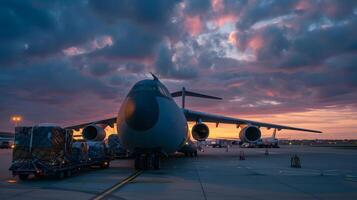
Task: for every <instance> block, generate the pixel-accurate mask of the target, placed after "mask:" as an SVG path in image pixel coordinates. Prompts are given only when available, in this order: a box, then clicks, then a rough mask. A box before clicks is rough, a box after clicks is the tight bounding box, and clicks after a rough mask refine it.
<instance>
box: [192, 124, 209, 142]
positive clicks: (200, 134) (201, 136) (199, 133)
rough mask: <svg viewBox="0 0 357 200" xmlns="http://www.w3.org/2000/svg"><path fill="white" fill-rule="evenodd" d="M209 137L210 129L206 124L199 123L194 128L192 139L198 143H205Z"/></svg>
mask: <svg viewBox="0 0 357 200" xmlns="http://www.w3.org/2000/svg"><path fill="white" fill-rule="evenodd" d="M208 135H209V128H208V126H207V125H206V124H203V123H198V124H195V125H194V126H193V127H192V137H193V139H195V140H197V141H205V140H206V139H207V138H208Z"/></svg>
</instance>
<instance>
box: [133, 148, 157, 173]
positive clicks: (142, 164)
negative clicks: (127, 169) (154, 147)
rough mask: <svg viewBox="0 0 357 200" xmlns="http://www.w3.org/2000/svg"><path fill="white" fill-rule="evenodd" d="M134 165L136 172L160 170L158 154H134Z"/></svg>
mask: <svg viewBox="0 0 357 200" xmlns="http://www.w3.org/2000/svg"><path fill="white" fill-rule="evenodd" d="M134 165H135V169H136V170H148V169H154V170H158V169H160V154H159V153H157V152H149V153H136V155H135V160H134Z"/></svg>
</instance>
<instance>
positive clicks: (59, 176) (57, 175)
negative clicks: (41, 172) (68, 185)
mask: <svg viewBox="0 0 357 200" xmlns="http://www.w3.org/2000/svg"><path fill="white" fill-rule="evenodd" d="M64 177H65V173H64V171H60V172H57V174H56V178H58V179H63V178H64Z"/></svg>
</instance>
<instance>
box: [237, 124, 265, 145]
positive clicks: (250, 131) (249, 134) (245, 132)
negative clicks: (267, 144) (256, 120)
mask: <svg viewBox="0 0 357 200" xmlns="http://www.w3.org/2000/svg"><path fill="white" fill-rule="evenodd" d="M261 136H262V133H261V132H260V129H259V128H258V127H256V126H246V127H244V128H243V129H242V130H241V131H240V133H239V138H240V140H241V141H242V142H255V141H257V140H259V139H260V137H261Z"/></svg>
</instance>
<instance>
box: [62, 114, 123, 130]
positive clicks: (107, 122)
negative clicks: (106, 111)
mask: <svg viewBox="0 0 357 200" xmlns="http://www.w3.org/2000/svg"><path fill="white" fill-rule="evenodd" d="M116 120H117V118H116V117H113V118H109V119H103V120H98V121H93V122H88V123H84V124H78V125H74V126H68V127H65V129H74V130H79V129H81V128H84V127H86V126H88V125H90V124H105V125H108V126H110V127H113V126H114V123H116Z"/></svg>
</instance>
